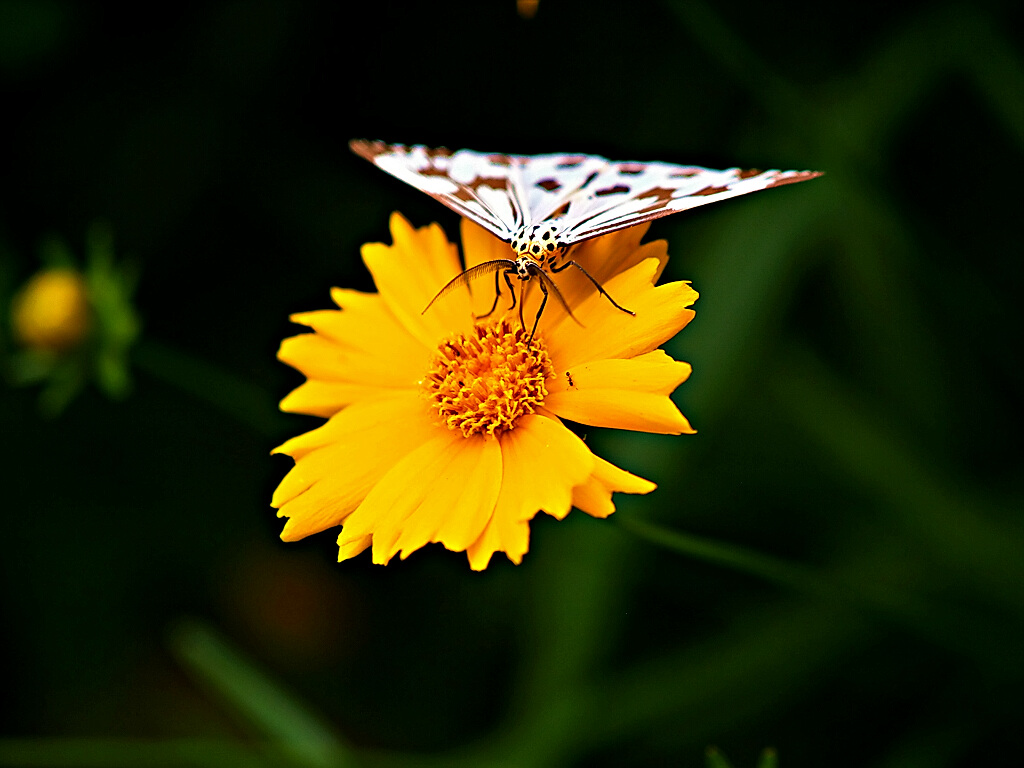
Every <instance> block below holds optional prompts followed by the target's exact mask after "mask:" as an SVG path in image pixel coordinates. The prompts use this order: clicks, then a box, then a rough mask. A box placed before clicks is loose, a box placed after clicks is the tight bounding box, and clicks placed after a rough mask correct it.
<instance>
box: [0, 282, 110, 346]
mask: <svg viewBox="0 0 1024 768" xmlns="http://www.w3.org/2000/svg"><path fill="white" fill-rule="evenodd" d="M11 323H12V326H13V330H14V334H15V336H16V337H17V338H18V340H19V341H20V342H21V343H22V344H23V345H25V346H26V347H29V348H31V349H38V350H43V351H47V352H62V351H64V350H67V349H70V348H72V347H74V346H75V345H77V344H78V343H79V342H80V341H81V340H82V339H83V338H85V335H86V334H87V333H88V332H89V329H90V326H91V325H92V313H91V310H90V309H89V294H88V291H87V289H86V285H85V280H84V279H83V278H82V275H81V274H80V273H79V272H78V271H77V270H74V269H64V268H55V269H47V270H44V271H42V272H39V273H37V274H36V275H35V276H33V277H32V278H31V279H30V280H29V281H28V282H27V283H25V285H24V287H22V289H21V290H20V291H19V292H18V295H17V296H15V298H14V301H13V304H12V307H11Z"/></svg>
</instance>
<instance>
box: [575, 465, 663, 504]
mask: <svg viewBox="0 0 1024 768" xmlns="http://www.w3.org/2000/svg"><path fill="white" fill-rule="evenodd" d="M594 458H595V459H596V462H595V464H594V472H593V474H592V475H591V476H590V477H589V478H588V479H587V481H586V482H585V483H582V484H581V485H578V486H576V487H575V488H573V489H572V503H573V506H575V507H577V508H579V509H581V510H583V511H584V512H586V513H587V514H588V515H592V516H593V517H608V515H610V514H611V513H612V512H614V511H615V505H614V504H613V503H612V492H613V491H614V492H620V493H650V492H651V491H653V490H654V489H655V488H656V487H657V486H656V485H655V484H654V483H652V482H651V481H650V480H644V479H643V478H642V477H637V476H636V475H634V474H631V473H629V472H626V471H625V470H624V469H619V468H618V467H616V466H615V465H614V464H612V463H611V462H608V461H605V460H604V459H602V458H601V457H600V456H595V457H594Z"/></svg>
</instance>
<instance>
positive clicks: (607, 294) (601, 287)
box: [551, 261, 636, 317]
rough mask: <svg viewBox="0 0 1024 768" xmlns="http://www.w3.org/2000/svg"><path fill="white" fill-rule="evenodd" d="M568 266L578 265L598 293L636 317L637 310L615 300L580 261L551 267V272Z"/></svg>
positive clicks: (617, 307) (557, 271) (616, 306)
mask: <svg viewBox="0 0 1024 768" xmlns="http://www.w3.org/2000/svg"><path fill="white" fill-rule="evenodd" d="M568 267H576V269H578V270H579V271H580V272H582V273H583V274H584V275H586V276H587V280H589V281H590V282H592V283H593V284H594V287H595V288H597V290H598V293H600V294H601V295H602V296H604V297H605V298H606V299H608V301H610V302H611V303H612V306H613V307H615V308H616V309H621V310H622V311H623V312H625V313H626V314H627V315H632V316H633V317H636V312H633V311H632V310H630V309H626V308H625V307H623V306H621V305H620V304H619V303H618V302H617V301H615V299H613V298H612V297H611V295H610V294H609V293H608V291H606V290H605V289H604V286H602V285H601V284H600V283H599V282H597V280H595V279H594V277H593V276H592V275H591V274H590V273H589V272H587V270H585V269H584V268H583V266H582V265H581V264H579V263H578V262H576V261H567V262H565V263H564V264H561V265H559V266H557V267H552V268H551V272H553V273H555V274H557V273H559V272H561V271H562V270H563V269H567V268H568Z"/></svg>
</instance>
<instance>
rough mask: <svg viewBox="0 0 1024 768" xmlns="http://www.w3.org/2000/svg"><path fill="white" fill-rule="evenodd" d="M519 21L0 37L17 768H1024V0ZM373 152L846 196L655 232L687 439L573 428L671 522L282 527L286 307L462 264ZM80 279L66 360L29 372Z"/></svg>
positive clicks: (0, 305) (281, 14)
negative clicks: (384, 257) (351, 555)
mask: <svg viewBox="0 0 1024 768" xmlns="http://www.w3.org/2000/svg"><path fill="white" fill-rule="evenodd" d="M533 10H535V14H534V15H532V17H531V14H530V8H529V7H528V6H523V5H522V4H520V7H519V8H518V9H517V6H516V3H514V2H513V1H512V0H502V1H501V2H497V1H489V2H480V1H479V0H475V1H471V0H455V1H453V2H447V3H419V4H408V5H405V4H398V3H391V2H386V1H382V2H376V3H372V4H362V3H326V2H270V1H268V2H252V3H242V2H230V3H225V2H216V3H195V4H190V3H184V4H181V3H179V4H159V5H149V4H142V5H137V6H117V7H116V9H115V7H114V6H108V5H106V4H83V3H70V2H55V1H54V2H51V1H47V2H27V1H26V2H3V3H2V4H0V88H2V103H3V115H4V117H3V119H2V121H0V136H2V141H0V147H2V149H0V153H2V160H0V167H2V175H0V179H2V183H0V311H2V316H3V320H2V324H0V329H2V330H0V364H2V370H3V380H2V383H0V437H2V439H0V467H2V470H0V471H2V473H3V474H2V477H3V480H4V482H3V486H2V487H3V500H4V505H3V506H4V509H5V514H4V519H5V523H4V540H5V541H6V547H7V549H6V554H5V555H4V556H3V558H2V559H0V573H2V582H0V638H2V640H0V642H2V651H3V653H2V656H0V703H2V705H3V708H4V711H3V714H2V716H0V737H2V738H0V765H47V766H63V765H99V766H102V765H129V766H130V765H257V766H259V765H278V764H299V765H372V766H392V765H393V766H421V765H422V766H434V765H437V766H440V765H455V764H462V765H494V766H498V765H517V766H519V765H521V766H538V767H539V766H594V767H598V766H619V765H637V766H703V765H705V760H706V757H705V750H706V749H708V748H709V747H710V746H717V747H718V748H719V749H721V751H722V754H723V755H725V756H727V757H728V760H729V761H730V763H731V764H732V765H733V766H734V768H747V767H748V766H754V765H756V764H758V761H759V760H760V756H761V755H762V750H763V749H764V748H766V747H771V748H774V749H775V750H776V751H777V754H778V756H779V764H780V765H781V766H784V767H785V768H791V767H792V768H795V767H796V766H814V767H816V768H821V767H822V766H828V767H829V768H845V767H847V766H873V767H877V768H895V767H896V766H912V767H913V768H932V767H933V766H934V767H936V768H938V767H939V766H969V765H1005V764H1010V763H1012V762H1014V761H1015V759H1020V755H1021V754H1024V735H1022V734H1024V729H1022V725H1024V695H1022V678H1024V652H1022V648H1024V519H1022V511H1024V505H1022V495H1024V472H1022V458H1024V451H1022V441H1021V422H1022V420H1021V413H1022V395H1024V376H1022V367H1021V350H1022V341H1024V339H1022V335H1024V333H1022V331H1024V322H1022V318H1021V314H1022V311H1021V303H1020V297H1021V295H1022V290H1024V281H1022V277H1024V268H1022V260H1021V255H1022V254H1021V244H1020V243H1021V238H1020V218H1021V214H1022V211H1024V208H1022V202H1024V201H1022V195H1021V192H1020V183H1019V179H1021V178H1022V177H1024V163H1022V158H1024V109H1022V103H1024V102H1022V97H1021V95H1022V94H1024V54H1022V46H1021V43H1022V25H1021V11H1020V6H1019V4H1018V3H1013V2H1008V1H1003V0H981V1H980V2H971V3H966V2H955V1H952V2H916V3H915V2H910V3H901V4H892V5H890V6H888V7H887V8H886V9H884V10H883V9H880V8H873V7H870V6H863V5H846V6H830V5H827V4H821V3H809V2H798V1H794V2H783V3H754V2H736V3H719V4H715V5H711V4H708V3H704V2H696V3H693V2H683V1H682V0H675V1H673V0H665V2H652V3H621V2H555V0H542V1H541V2H540V3H539V6H538V7H536V8H534V9H533ZM356 137H360V138H370V139H383V140H386V141H391V142H402V143H423V144H427V145H430V146H439V145H444V146H448V147H450V148H453V149H458V148H471V149H477V150H487V151H498V152H507V153H535V152H552V151H566V152H588V153H594V154H603V155H605V156H607V157H610V158H612V159H620V160H663V161H669V162H677V163H682V164H699V165H706V166H710V167H730V166H734V165H738V166H741V167H757V168H793V169H816V170H822V171H825V172H826V175H825V176H824V177H823V178H821V179H818V180H815V181H813V182H810V183H807V184H800V185H795V186H790V187H785V188H783V189H779V190H773V191H770V192H766V193H763V194H756V195H751V196H748V197H744V198H740V199H736V200H731V201H727V202H725V203H722V204H718V205H714V206H709V207H707V208H701V209H699V210H696V211H694V212H691V213H687V214H681V215H679V216H673V217H670V218H668V219H662V220H660V221H658V222H656V223H655V224H654V225H653V226H652V228H651V232H650V236H651V237H659V238H666V239H668V241H669V244H670V249H669V250H670V253H671V255H672V261H671V262H670V264H669V267H668V270H667V272H666V279H686V280H692V281H693V283H694V286H695V287H696V288H697V290H698V291H699V292H700V294H701V298H700V300H699V302H698V303H697V305H696V309H697V318H696V320H695V321H694V322H693V323H692V324H691V325H690V326H689V327H687V328H686V329H685V330H684V331H683V332H682V333H681V334H680V335H679V336H678V337H677V338H676V339H674V340H673V341H672V342H671V343H670V344H669V345H668V346H667V348H668V350H669V352H671V353H672V354H673V356H675V357H676V358H679V359H683V360H687V361H689V362H691V363H692V364H693V367H694V374H693V376H692V378H691V380H690V381H689V382H687V383H685V384H684V385H682V386H681V387H680V388H679V390H678V391H677V393H676V400H677V402H678V403H679V405H680V407H681V409H682V411H683V412H684V413H685V414H686V415H687V416H688V417H689V419H690V420H691V422H692V423H693V425H694V426H695V427H696V428H697V430H698V434H697V435H695V436H690V437H662V436H648V435H633V434H625V433H611V432H607V431H602V430H593V429H591V430H588V431H587V432H586V434H587V440H588V442H589V443H590V444H591V445H592V446H593V447H594V449H595V451H596V452H597V453H598V454H600V455H603V456H605V457H607V458H608V459H610V460H611V461H613V462H615V463H617V464H619V465H620V466H623V467H625V468H627V469H629V470H632V471H634V472H636V473H638V474H640V475H642V476H644V477H648V478H650V479H652V480H654V481H655V482H657V483H658V484H659V488H658V490H657V491H656V492H655V493H654V494H652V495H650V496H646V497H636V498H630V497H625V496H622V497H617V501H618V512H617V513H616V514H615V515H614V516H613V517H612V518H611V519H609V520H608V521H598V520H593V519H591V518H589V517H588V516H586V515H585V514H582V513H580V512H574V513H573V514H571V515H570V516H569V518H568V519H567V520H566V521H564V522H561V523H559V522H556V521H554V520H552V519H550V518H547V517H545V516H543V515H541V516H539V517H538V518H537V519H536V520H535V522H534V524H533V526H532V536H531V550H530V552H529V554H528V555H527V556H526V559H525V560H524V562H523V564H522V565H520V566H518V567H516V566H513V565H512V564H511V563H509V562H507V561H506V560H505V559H504V557H503V556H501V555H498V556H496V557H495V559H494V560H493V561H492V565H491V566H490V568H488V570H487V571H485V572H484V573H480V574H478V573H473V572H471V571H470V570H469V568H468V565H467V563H466V559H465V556H464V555H463V554H453V553H449V552H446V551H445V550H443V549H442V548H440V547H439V546H437V545H433V546H431V547H428V548H427V549H425V550H423V551H420V552H417V553H416V554H414V555H413V556H412V557H410V559H409V560H408V561H405V562H399V561H397V560H396V561H395V562H393V564H391V565H389V566H387V567H386V568H383V567H379V566H373V565H371V564H370V563H369V557H368V556H366V555H364V556H361V557H359V558H357V559H356V560H354V561H349V562H346V563H343V564H340V565H339V564H338V563H336V562H335V560H336V546H335V536H334V535H333V534H332V533H330V532H327V533H324V534H321V535H319V536H316V537H313V538H311V539H308V540H305V541H303V542H301V543H298V544H287V545H286V544H283V543H282V542H280V540H279V539H278V535H279V532H280V529H281V525H282V522H281V521H279V520H277V519H276V517H275V515H274V510H272V509H271V508H270V507H269V500H270V495H271V492H272V490H273V489H274V487H275V486H276V484H277V483H278V482H279V481H280V479H281V478H282V477H283V476H284V474H285V473H286V471H287V470H288V469H289V467H290V466H291V461H290V460H289V459H288V458H287V457H284V456H274V457H271V456H270V455H269V451H270V449H271V448H272V447H274V446H275V445H277V444H279V443H281V442H283V441H284V440H285V439H287V438H288V437H290V436H292V435H295V434H298V433H300V432H303V431H306V430H308V429H311V428H313V427H314V426H316V424H318V423H319V422H318V420H316V419H313V418H307V417H297V416H285V415H283V414H280V413H279V412H278V411H277V409H276V403H277V401H278V400H279V399H280V398H281V397H283V396H284V395H285V394H286V393H287V392H288V391H290V389H292V388H293V387H295V386H297V385H298V384H299V383H300V382H301V381H302V378H301V376H300V375H298V374H297V373H296V372H294V371H292V370H291V369H288V368H287V367H285V366H284V365H282V364H280V363H278V362H277V361H276V360H275V352H276V349H277V345H278V343H279V342H280V340H281V339H282V338H284V337H285V336H288V335H291V334H293V333H296V332H298V331H299V329H298V327H296V326H293V325H291V324H290V323H289V322H288V319H287V317H288V314H289V313H291V312H296V311H302V310H311V309H318V308H326V307H329V306H331V304H330V298H329V293H328V291H329V289H330V287H331V286H335V285H340V286H347V287H356V288H361V289H364V290H372V283H371V281H370V280H369V276H368V274H367V272H366V271H365V269H364V268H363V266H362V264H361V262H360V260H359V258H358V249H359V246H360V244H362V243H363V242H366V241H377V240H387V239H389V234H388V231H387V218H388V215H389V213H390V212H391V211H393V210H400V211H402V212H403V213H404V214H405V215H406V216H408V217H409V218H410V220H411V221H412V222H413V223H414V224H415V225H417V226H422V225H425V224H427V223H429V222H431V221H438V222H440V223H441V224H442V226H443V227H444V228H445V229H446V230H447V231H448V232H449V234H450V236H452V237H453V238H454V237H457V234H458V222H457V218H456V216H455V214H453V213H451V212H450V211H448V210H447V209H446V208H443V207H442V206H440V205H439V204H437V203H436V202H434V201H433V200H431V199H429V198H428V197H427V196H425V195H422V194H420V193H418V192H416V191H415V190H413V189H412V188H410V187H406V186H405V185H402V184H401V183H399V182H398V181H396V180H394V179H392V178H391V177H389V176H386V175H385V174H384V173H382V172H380V171H379V170H377V169H375V168H374V167H372V166H371V165H370V164H369V163H367V162H365V161H364V160H361V159H359V158H357V157H355V156H354V155H351V154H350V153H349V151H348V148H347V142H348V140H349V139H350V138H356ZM74 264H77V265H78V267H79V268H80V270H81V271H82V274H84V275H85V277H83V278H81V279H82V280H84V281H85V284H86V285H87V286H88V287H89V288H90V289H91V290H92V291H93V302H94V305H95V311H96V312H98V313H99V316H98V317H96V318H94V319H93V323H94V325H92V326H90V327H89V328H86V329H85V330H84V331H83V333H87V332H88V333H91V336H87V338H88V341H85V342H80V343H78V342H76V341H75V339H76V338H77V336H75V335H74V334H72V336H73V337H74V338H72V339H70V340H64V341H61V343H60V344H59V345H56V346H59V347H60V348H61V350H60V351H57V352H54V351H53V350H51V351H49V352H47V351H45V350H44V351H42V352H40V351H39V350H38V349H32V348H31V345H28V348H26V345H25V344H23V343H21V342H19V340H18V338H17V337H16V335H15V332H14V328H13V324H12V305H13V309H14V311H15V314H17V307H18V306H20V305H19V303H18V300H16V299H15V296H16V294H18V292H19V291H20V290H21V289H22V288H23V286H25V285H26V284H27V283H28V281H29V280H30V279H32V277H33V275H36V274H37V273H38V272H39V271H40V270H41V269H43V268H44V266H47V265H49V266H53V265H58V266H60V265H63V266H64V267H65V268H66V267H67V266H69V265H74ZM21 301H22V302H23V301H24V300H21ZM22 311H27V310H22ZM71 314H72V316H73V317H72V321H74V314H75V313H74V312H72V313H71ZM69 322H70V321H69ZM75 322H82V320H81V317H78V320H77V321H75ZM707 759H717V758H707ZM764 764H768V761H767V759H766V761H765V763H764Z"/></svg>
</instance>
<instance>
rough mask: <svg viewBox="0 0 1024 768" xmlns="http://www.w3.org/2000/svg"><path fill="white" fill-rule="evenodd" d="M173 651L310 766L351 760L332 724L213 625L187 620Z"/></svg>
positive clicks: (173, 639)
mask: <svg viewBox="0 0 1024 768" xmlns="http://www.w3.org/2000/svg"><path fill="white" fill-rule="evenodd" d="M170 645H171V650H172V651H173V652H174V654H175V656H177V658H178V660H179V661H180V662H181V664H182V665H183V666H184V667H185V668H186V669H187V670H188V671H189V672H191V673H192V674H193V675H194V676H195V677H196V678H197V679H199V680H200V681H201V682H203V683H205V684H206V685H207V686H209V687H210V688H211V689H213V690H214V691H215V692H216V693H217V694H219V696H220V697H221V699H222V700H223V701H224V702H225V703H226V704H227V705H228V706H229V707H230V709H231V711H233V712H234V713H236V714H238V715H239V716H241V717H242V718H244V719H245V720H246V721H248V722H249V723H250V724H252V725H253V726H254V727H255V728H256V729H257V730H258V731H260V732H261V733H262V734H263V735H264V736H265V737H266V738H268V739H270V740H271V742H272V743H273V744H275V745H277V746H279V747H280V748H281V749H282V750H283V751H284V752H285V754H287V755H288V756H290V757H291V758H293V759H294V760H295V761H296V762H298V763H299V764H301V765H303V766H309V767H310V768H320V767H321V766H323V767H324V768H329V767H330V766H333V767H334V768H343V766H346V765H350V764H352V761H351V757H350V755H349V751H348V748H347V747H346V746H345V744H344V743H343V742H342V741H341V740H340V739H339V738H338V737H337V736H336V735H335V734H334V733H333V732H332V731H331V729H330V727H329V726H328V725H327V724H326V723H324V722H323V721H322V720H321V719H320V718H319V717H317V716H316V715H314V714H313V713H312V712H311V711H309V709H307V708H306V707H305V706H304V705H303V704H301V703H300V702H299V701H298V700H297V699H295V698H294V697H293V696H292V695H291V694H289V693H286V692H285V691H284V690H283V689H282V688H281V687H280V686H279V685H278V684H277V683H275V682H274V681H272V680H271V679H270V678H269V677H268V676H267V675H266V674H264V673H263V672H261V671H259V670H258V669H257V668H256V667H255V666H254V665H253V664H252V663H251V662H250V661H248V660H247V659H245V658H243V657H242V655H241V654H240V653H239V652H238V651H236V650H235V649H234V648H232V647H231V646H230V645H229V644H228V643H227V641H226V640H225V639H224V638H222V637H221V636H220V635H218V634H217V633H216V632H214V631H213V630H212V629H210V628H209V627H207V626H205V625H204V624H201V623H199V622H197V621H194V620H183V621H181V622H179V624H178V625H177V626H176V627H174V629H173V631H172V632H171V635H170Z"/></svg>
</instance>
